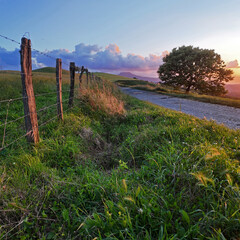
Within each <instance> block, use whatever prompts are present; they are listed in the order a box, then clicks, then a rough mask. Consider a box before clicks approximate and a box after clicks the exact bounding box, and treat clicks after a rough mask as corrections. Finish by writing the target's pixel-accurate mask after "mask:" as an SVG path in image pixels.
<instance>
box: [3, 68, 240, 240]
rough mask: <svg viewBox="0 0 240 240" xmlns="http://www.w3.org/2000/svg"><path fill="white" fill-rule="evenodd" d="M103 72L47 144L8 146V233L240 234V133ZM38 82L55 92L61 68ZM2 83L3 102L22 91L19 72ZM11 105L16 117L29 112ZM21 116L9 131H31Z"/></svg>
mask: <svg viewBox="0 0 240 240" xmlns="http://www.w3.org/2000/svg"><path fill="white" fill-rule="evenodd" d="M96 75H98V74H96ZM101 76H102V78H103V80H102V81H101V82H95V83H91V85H89V86H87V85H86V83H85V82H84V83H83V85H82V86H81V88H80V89H78V90H76V98H75V99H74V108H72V109H71V110H70V111H67V112H66V111H64V121H63V122H58V121H57V120H55V121H52V122H50V123H48V124H46V125H44V126H43V127H42V128H41V131H40V138H41V140H40V143H39V144H38V145H36V146H32V145H29V144H27V143H26V140H25V139H21V140H20V141H18V142H16V143H15V144H14V145H11V146H9V147H8V148H5V149H4V150H3V151H1V152H0V165H1V167H0V239H95V240H97V239H99V240H100V239H108V240H110V239H139V240H142V239H149V240H150V239H221V240H223V239H235V240H237V239H239V238H240V189H239V185H240V165H239V161H240V131H235V130H230V129H228V128H226V127H225V126H223V125H217V124H216V123H215V122H213V121H206V120H200V119H197V118H194V117H192V116H189V115H186V114H183V113H179V112H175V111H172V110H168V109H165V108H162V107H158V106H155V105H152V104H148V103H146V102H141V101H139V100H137V99H135V98H132V97H129V96H126V95H124V94H122V93H121V92H120V91H119V89H118V88H117V86H116V85H115V84H113V83H111V81H112V82H115V81H116V80H120V81H126V79H118V78H119V76H118V77H114V78H111V76H109V75H104V74H102V75H101ZM63 78H64V81H63V90H67V89H68V88H69V76H68V72H65V73H64V74H63ZM106 78H108V79H106ZM33 82H34V90H35V94H41V93H43V92H44V93H46V92H49V93H51V92H52V91H55V88H56V84H55V76H54V73H48V72H42V73H40V72H34V73H33ZM0 83H1V84H0V86H1V88H0V96H1V100H2V99H9V98H16V97H17V96H21V82H20V75H19V73H17V72H0ZM76 85H78V82H76ZM67 97H68V93H66V96H64V98H63V99H66V98H67ZM54 102H56V96H55V95H50V97H41V96H40V97H38V98H36V103H37V107H38V108H42V107H43V106H46V105H50V104H52V103H54ZM6 106H7V104H6V103H5V105H4V104H3V105H2V106H1V110H0V119H1V122H0V123H1V124H2V123H3V122H4V120H5V115H6ZM10 106H11V108H9V117H10V118H9V120H13V119H14V118H17V117H19V116H21V114H23V113H22V112H21V111H22V103H21V102H16V103H15V102H13V103H11V105H10ZM64 109H67V108H66V107H65V108H64ZM48 114H49V116H50V115H51V116H52V115H53V114H55V113H54V112H49V113H48ZM18 124H20V126H18V125H15V122H14V124H12V125H10V126H9V129H7V130H8V132H15V134H19V131H23V132H24V124H23V121H22V122H20V123H19V122H18ZM2 130H3V129H2V128H1V129H0V131H1V134H0V136H1V137H2ZM12 138H13V137H12Z"/></svg>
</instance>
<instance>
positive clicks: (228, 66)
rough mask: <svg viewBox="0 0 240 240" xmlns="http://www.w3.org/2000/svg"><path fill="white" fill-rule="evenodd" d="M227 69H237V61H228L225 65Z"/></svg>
mask: <svg viewBox="0 0 240 240" xmlns="http://www.w3.org/2000/svg"><path fill="white" fill-rule="evenodd" d="M226 67H227V68H239V67H240V66H239V64H238V60H234V61H230V62H228V63H227V64H226Z"/></svg>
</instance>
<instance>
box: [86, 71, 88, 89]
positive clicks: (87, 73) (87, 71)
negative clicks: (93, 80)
mask: <svg viewBox="0 0 240 240" xmlns="http://www.w3.org/2000/svg"><path fill="white" fill-rule="evenodd" d="M86 78H87V86H88V69H87V68H86Z"/></svg>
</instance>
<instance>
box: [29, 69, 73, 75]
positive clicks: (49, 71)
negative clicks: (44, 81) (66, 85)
mask: <svg viewBox="0 0 240 240" xmlns="http://www.w3.org/2000/svg"><path fill="white" fill-rule="evenodd" d="M33 72H42V73H56V68H54V67H44V68H38V69H35V70H33ZM62 73H63V74H69V71H67V70H64V69H63V70H62Z"/></svg>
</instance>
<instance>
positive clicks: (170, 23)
mask: <svg viewBox="0 0 240 240" xmlns="http://www.w3.org/2000/svg"><path fill="white" fill-rule="evenodd" d="M239 9H240V0H228V1H226V0H201V1H194V0H150V1H146V0H145V1H143V0H121V1H117V0H101V1H100V0H88V1H87V0H85V1H83V0H68V1H67V0H51V1H50V0H48V1H47V0H41V1H33V0H31V1H30V0H22V1H17V0H12V1H9V0H0V20H1V21H0V29H1V30H0V34H1V35H5V36H8V37H10V38H13V39H15V40H17V41H20V39H21V37H22V36H23V35H24V34H25V33H26V34H25V35H26V36H27V37H30V39H31V40H32V45H33V47H34V48H36V49H38V50H41V51H48V53H49V54H50V55H52V56H54V57H61V58H62V59H63V60H64V61H67V62H70V61H75V62H76V64H78V65H84V66H86V67H89V68H90V69H91V70H94V71H105V72H113V73H119V72H122V71H130V72H132V73H135V74H141V75H151V76H156V71H157V68H158V66H159V64H161V63H162V56H164V54H166V53H167V52H166V51H168V52H170V51H171V50H172V48H174V47H179V46H182V45H193V46H195V47H200V48H208V49H215V51H216V52H217V53H219V54H220V55H221V56H222V58H223V60H224V61H225V62H231V63H230V66H233V67H237V66H238V63H240V13H239ZM18 50H19V46H18V45H17V44H14V43H12V42H9V41H7V40H5V39H2V38H0V68H1V69H17V70H19V69H20V67H19V52H18ZM236 60H237V61H236ZM54 64H55V62H54V61H53V60H51V59H47V58H46V57H44V56H41V55H39V54H37V53H35V52H33V67H35V68H36V67H43V66H54ZM238 72H239V71H238Z"/></svg>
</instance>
